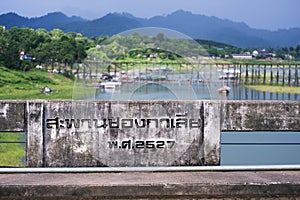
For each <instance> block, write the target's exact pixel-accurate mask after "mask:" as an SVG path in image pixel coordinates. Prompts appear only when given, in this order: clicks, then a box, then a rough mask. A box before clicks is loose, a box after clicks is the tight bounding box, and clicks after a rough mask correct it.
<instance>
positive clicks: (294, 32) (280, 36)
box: [0, 10, 300, 48]
mask: <svg viewBox="0 0 300 200" xmlns="http://www.w3.org/2000/svg"><path fill="white" fill-rule="evenodd" d="M0 25H4V26H5V27H6V28H7V29H9V28H11V27H13V26H18V27H29V28H34V29H37V28H45V29H47V30H48V31H50V30H52V29H53V28H59V29H61V30H63V31H64V32H80V33H82V34H83V35H85V36H88V37H91V36H96V37H98V36H100V35H109V36H111V35H114V34H117V33H120V32H123V31H126V30H129V29H134V28H141V27H149V26H152V27H163V28H169V29H172V30H176V31H179V32H181V33H184V34H186V35H188V36H190V37H192V38H195V39H199V38H200V39H204V40H213V41H217V42H222V43H226V44H230V45H234V46H237V47H259V48H268V47H273V48H277V47H283V46H297V45H299V44H300V28H293V29H282V30H277V31H269V30H258V29H253V28H251V27H249V26H248V25H246V24H245V23H237V22H233V21H230V20H224V19H219V18H216V17H208V16H204V15H199V14H193V13H191V12H187V11H183V10H179V11H176V12H174V13H171V14H169V15H166V16H156V17H153V18H150V19H142V18H137V17H135V16H133V15H131V14H129V13H122V14H119V13H110V14H107V15H106V16H104V17H102V18H99V19H95V20H85V19H82V18H80V17H75V16H72V17H68V16H66V15H64V14H63V13H60V12H56V13H50V14H47V15H45V16H42V17H37V18H26V17H21V16H19V15H17V14H15V13H7V14H3V15H0Z"/></svg>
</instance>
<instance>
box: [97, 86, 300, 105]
mask: <svg viewBox="0 0 300 200" xmlns="http://www.w3.org/2000/svg"><path fill="white" fill-rule="evenodd" d="M228 86H229V87H230V88H231V90H230V93H229V94H228V95H222V94H219V93H218V92H217V89H218V88H220V87H222V84H218V85H214V86H213V87H209V86H207V85H205V84H204V83H193V84H191V85H189V84H186V85H179V84H177V83H176V84H174V83H168V84H163V83H155V82H154V83H147V84H146V83H142V84H137V83H136V84H133V83H128V84H123V85H122V86H121V88H117V89H109V90H108V89H97V93H96V99H98V100H111V99H114V100H182V99H180V98H179V97H184V99H190V100H196V99H198V100H209V99H222V100H292V101H299V100H300V94H284V93H271V92H262V91H258V90H253V89H250V88H245V87H242V86H239V85H235V84H234V83H229V84H228ZM191 88H192V89H193V91H189V90H191ZM118 97H120V98H121V99H117V98H118ZM124 98H125V99H124Z"/></svg>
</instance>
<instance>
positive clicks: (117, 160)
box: [0, 101, 300, 167]
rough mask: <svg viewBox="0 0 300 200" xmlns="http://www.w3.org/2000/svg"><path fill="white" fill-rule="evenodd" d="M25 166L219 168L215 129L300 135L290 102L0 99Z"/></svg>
mask: <svg viewBox="0 0 300 200" xmlns="http://www.w3.org/2000/svg"><path fill="white" fill-rule="evenodd" d="M1 131H2V132H3V131H11V132H26V166H27V167H79V166H80V167H83V166H85V167H93V166H108V167H131V166H135V167H136V166H141V167H143V166H162V167H163V166H201V165H220V136H221V131H300V102H291V101H124V102H117V101H115V102H114V101H0V132H1Z"/></svg>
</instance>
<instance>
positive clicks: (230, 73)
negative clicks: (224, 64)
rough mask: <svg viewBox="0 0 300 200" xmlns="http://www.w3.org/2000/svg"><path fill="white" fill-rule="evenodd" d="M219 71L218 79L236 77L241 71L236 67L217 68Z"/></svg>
mask: <svg viewBox="0 0 300 200" xmlns="http://www.w3.org/2000/svg"><path fill="white" fill-rule="evenodd" d="M219 72H220V73H221V75H220V76H219V79H230V80H235V79H238V75H239V74H240V73H241V71H240V70H239V69H236V68H228V69H222V70H219Z"/></svg>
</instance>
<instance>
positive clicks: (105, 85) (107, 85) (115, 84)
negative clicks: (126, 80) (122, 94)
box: [100, 81, 122, 89]
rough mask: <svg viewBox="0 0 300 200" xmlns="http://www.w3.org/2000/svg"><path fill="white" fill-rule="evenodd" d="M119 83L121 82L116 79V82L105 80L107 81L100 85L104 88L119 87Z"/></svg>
mask: <svg viewBox="0 0 300 200" xmlns="http://www.w3.org/2000/svg"><path fill="white" fill-rule="evenodd" d="M121 85H122V83H121V82H119V81H117V82H114V81H107V82H102V83H101V84H100V87H101V88H104V89H115V88H117V87H120V86H121Z"/></svg>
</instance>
